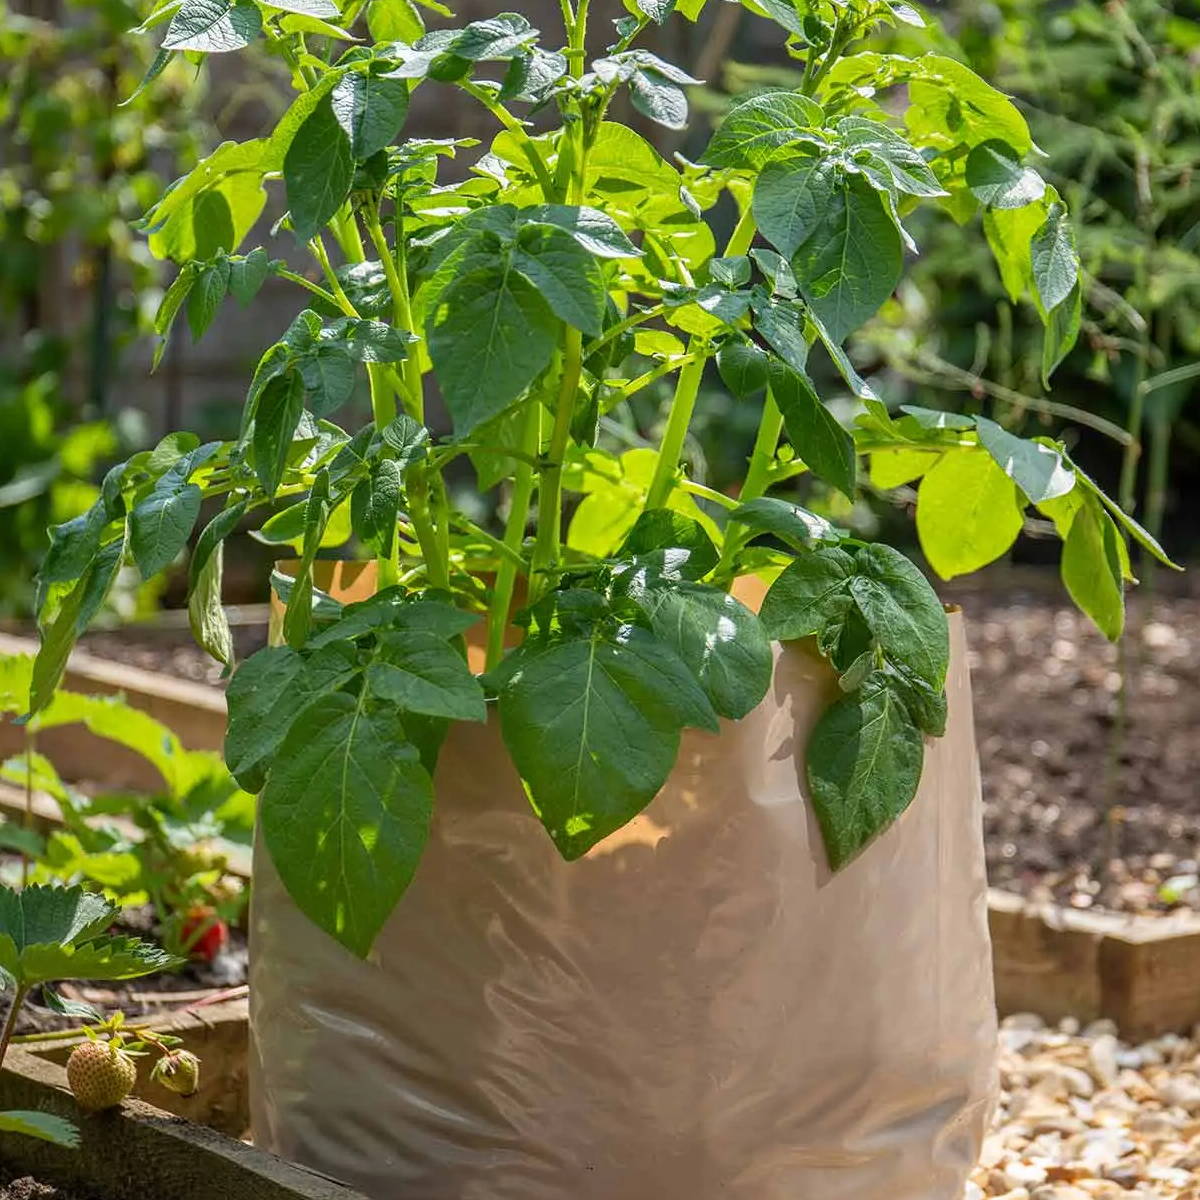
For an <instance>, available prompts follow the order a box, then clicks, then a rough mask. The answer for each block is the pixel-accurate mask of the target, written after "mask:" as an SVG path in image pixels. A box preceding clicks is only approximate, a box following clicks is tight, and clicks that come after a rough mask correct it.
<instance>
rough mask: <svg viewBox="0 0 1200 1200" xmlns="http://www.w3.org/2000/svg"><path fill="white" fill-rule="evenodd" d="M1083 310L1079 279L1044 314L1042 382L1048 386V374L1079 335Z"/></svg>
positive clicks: (1065, 354)
mask: <svg viewBox="0 0 1200 1200" xmlns="http://www.w3.org/2000/svg"><path fill="white" fill-rule="evenodd" d="M1082 310H1083V298H1082V289H1081V287H1080V285H1079V281H1078V280H1076V282H1075V286H1074V287H1073V288H1072V289H1071V291H1070V294H1069V295H1068V296H1067V298H1066V299H1065V300H1064V301H1063V302H1062V303H1061V304H1060V305H1058V307H1057V308H1053V309H1051V310H1050V312H1049V313H1047V314H1046V317H1045V322H1046V331H1045V334H1044V336H1043V338H1042V384H1043V386H1044V387H1049V386H1050V376H1051V375H1053V374H1054V370H1055V368H1056V367H1057V366H1058V364H1059V363H1060V362H1062V360H1063V359H1064V358H1066V357H1067V355H1068V354H1069V353H1070V352H1071V347H1072V346H1074V345H1075V339H1076V338H1078V337H1079V324H1080V317H1081V315H1082Z"/></svg>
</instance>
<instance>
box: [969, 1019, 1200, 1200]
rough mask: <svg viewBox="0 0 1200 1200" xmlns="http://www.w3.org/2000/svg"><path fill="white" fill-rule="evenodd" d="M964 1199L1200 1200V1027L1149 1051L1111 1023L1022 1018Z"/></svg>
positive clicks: (1003, 1041) (1006, 1031) (1003, 1051)
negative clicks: (1127, 1039) (1122, 1037)
mask: <svg viewBox="0 0 1200 1200" xmlns="http://www.w3.org/2000/svg"><path fill="white" fill-rule="evenodd" d="M999 1069H1000V1081H1001V1093H1000V1104H999V1107H998V1109H997V1111H996V1115H995V1119H994V1120H993V1123H992V1130H991V1133H990V1134H989V1135H988V1138H987V1141H986V1143H985V1145H984V1151H983V1158H982V1161H981V1163H980V1166H979V1167H978V1168H977V1169H976V1171H975V1173H974V1175H973V1177H972V1182H971V1183H970V1184H968V1186H967V1191H966V1195H965V1197H964V1200H983V1198H984V1197H987V1198H988V1200H1200V1029H1197V1030H1195V1031H1194V1032H1193V1036H1192V1037H1190V1038H1187V1037H1180V1036H1178V1035H1168V1036H1166V1037H1161V1038H1158V1039H1156V1040H1155V1041H1152V1042H1147V1043H1145V1044H1144V1045H1141V1046H1129V1045H1126V1044H1125V1043H1124V1042H1121V1041H1119V1040H1118V1039H1117V1037H1116V1036H1115V1029H1114V1026H1113V1024H1112V1023H1111V1022H1110V1021H1097V1022H1095V1023H1094V1024H1092V1025H1089V1026H1088V1027H1087V1028H1086V1029H1083V1030H1080V1028H1079V1023H1078V1022H1077V1021H1072V1020H1067V1021H1064V1022H1063V1023H1062V1024H1061V1025H1060V1026H1059V1027H1058V1028H1048V1027H1047V1026H1046V1025H1045V1024H1044V1023H1043V1022H1042V1020H1041V1019H1040V1018H1038V1017H1033V1016H1026V1015H1020V1016H1013V1017H1009V1018H1008V1019H1007V1020H1005V1021H1004V1023H1003V1026H1002V1028H1001V1032H1000V1051H999Z"/></svg>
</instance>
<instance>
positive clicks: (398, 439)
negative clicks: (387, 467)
mask: <svg viewBox="0 0 1200 1200" xmlns="http://www.w3.org/2000/svg"><path fill="white" fill-rule="evenodd" d="M379 436H380V437H382V438H383V442H384V445H385V446H387V447H388V449H389V450H391V451H392V453H393V454H394V455H395V461H396V465H397V466H398V467H399V468H400V470H401V471H406V470H407V469H408V468H409V467H411V466H412V465H413V464H414V463H419V462H421V461H422V460H423V459H424V458H425V457H426V455H427V454H428V452H429V430H428V429H426V428H425V426H424V425H422V424H421V423H420V422H419V421H417V420H415V419H414V418H413V417H410V416H409V415H408V414H407V413H401V414H400V415H399V416H398V417H396V418H395V420H393V421H389V422H388V423H387V424H386V425H385V426H384V427H383V428H382V429H381V430H380V431H379Z"/></svg>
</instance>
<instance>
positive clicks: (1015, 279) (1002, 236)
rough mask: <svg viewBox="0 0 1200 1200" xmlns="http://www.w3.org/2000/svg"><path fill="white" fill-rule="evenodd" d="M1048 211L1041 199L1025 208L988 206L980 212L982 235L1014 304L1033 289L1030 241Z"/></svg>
mask: <svg viewBox="0 0 1200 1200" xmlns="http://www.w3.org/2000/svg"><path fill="white" fill-rule="evenodd" d="M1047 211H1048V206H1047V205H1046V203H1045V201H1044V200H1042V201H1038V202H1037V203H1034V204H1027V205H1026V206H1025V207H1024V208H1008V209H1004V208H989V209H988V210H987V211H986V212H985V213H984V214H983V232H984V235H985V236H986V237H987V242H988V245H989V246H990V247H991V251H992V255H993V257H994V258H995V260H996V266H997V267H998V268H999V270H1000V279H1001V282H1002V283H1003V284H1004V290H1005V291H1006V292H1007V293H1008V298H1009V299H1010V300H1011V301H1012V302H1013V303H1014V304H1015V303H1016V302H1017V301H1018V300H1020V299H1021V297H1022V296H1023V295H1024V294H1025V292H1026V291H1027V290H1030V291H1031V290H1033V288H1034V282H1033V258H1032V255H1031V253H1030V244H1031V242H1032V240H1033V235H1034V233H1035V232H1037V230H1038V229H1039V228H1040V227H1041V226H1042V224H1043V222H1044V220H1045V215H1046V213H1047Z"/></svg>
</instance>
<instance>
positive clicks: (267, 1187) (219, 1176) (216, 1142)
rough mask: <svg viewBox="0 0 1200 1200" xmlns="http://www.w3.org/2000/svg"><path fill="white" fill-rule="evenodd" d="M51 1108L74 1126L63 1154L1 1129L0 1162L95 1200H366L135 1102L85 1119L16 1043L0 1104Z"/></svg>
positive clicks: (44, 1065) (3, 1075) (48, 1071)
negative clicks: (74, 1136) (73, 1146)
mask: <svg viewBox="0 0 1200 1200" xmlns="http://www.w3.org/2000/svg"><path fill="white" fill-rule="evenodd" d="M13 1108H16V1109H35V1110H39V1111H43V1112H51V1113H56V1114H57V1115H58V1116H61V1117H65V1118H66V1119H67V1120H69V1121H72V1122H74V1123H75V1124H77V1125H78V1126H79V1131H80V1139H81V1141H80V1146H79V1149H77V1150H66V1149H63V1148H61V1147H58V1146H52V1145H50V1144H49V1143H48V1142H41V1141H38V1140H36V1139H34V1138H28V1137H21V1136H19V1135H17V1134H0V1162H3V1163H4V1166H5V1167H6V1168H7V1169H8V1170H10V1171H15V1172H16V1173H17V1174H26V1173H27V1174H31V1175H34V1176H35V1177H37V1178H40V1179H43V1180H45V1181H47V1182H49V1183H54V1184H57V1185H59V1186H61V1187H67V1188H75V1189H77V1190H79V1191H81V1192H83V1193H84V1194H85V1195H88V1196H95V1197H97V1200H149V1198H150V1197H155V1198H161V1200H366V1198H365V1197H364V1196H363V1195H362V1194H361V1193H360V1192H357V1191H354V1190H353V1189H352V1188H348V1187H346V1186H345V1185H344V1184H340V1183H337V1182H336V1181H334V1180H332V1179H327V1178H325V1177H324V1176H322V1175H319V1174H317V1173H316V1172H314V1171H309V1170H306V1169H305V1168H303V1167H298V1166H295V1165H293V1164H292V1163H287V1162H284V1161H283V1160H282V1159H280V1158H276V1157H275V1156H274V1155H270V1154H266V1153H264V1152H263V1151H261V1150H256V1149H255V1148H254V1147H253V1146H247V1145H246V1144H245V1143H243V1142H237V1141H234V1140H233V1139H232V1138H227V1137H225V1136H223V1135H222V1134H220V1133H217V1132H215V1131H214V1130H211V1129H205V1128H204V1127H203V1126H200V1125H193V1124H191V1123H190V1122H188V1121H184V1120H181V1119H180V1118H179V1117H175V1116H172V1115H171V1114H170V1113H167V1112H164V1111H163V1110H162V1109H159V1108H154V1107H153V1106H152V1105H149V1104H146V1103H144V1102H143V1101H141V1100H127V1101H126V1102H125V1103H124V1104H122V1105H121V1107H120V1108H117V1109H111V1110H109V1111H108V1112H103V1113H98V1114H96V1115H94V1116H86V1117H85V1116H83V1115H82V1114H81V1113H80V1111H79V1108H78V1106H77V1105H76V1104H75V1101H74V1099H73V1098H72V1097H71V1095H70V1093H69V1092H68V1091H67V1089H66V1072H65V1071H64V1070H63V1068H62V1067H60V1066H59V1065H58V1064H57V1063H52V1062H49V1061H47V1060H46V1059H44V1058H38V1057H36V1056H35V1055H32V1054H29V1053H28V1052H26V1051H24V1050H21V1049H20V1048H13V1049H11V1050H10V1051H9V1053H8V1058H7V1060H6V1062H5V1069H4V1070H3V1071H2V1072H0V1110H3V1109H13Z"/></svg>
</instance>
